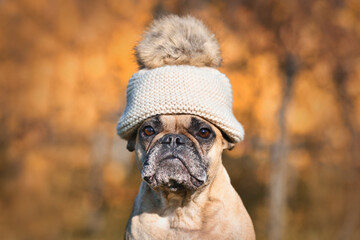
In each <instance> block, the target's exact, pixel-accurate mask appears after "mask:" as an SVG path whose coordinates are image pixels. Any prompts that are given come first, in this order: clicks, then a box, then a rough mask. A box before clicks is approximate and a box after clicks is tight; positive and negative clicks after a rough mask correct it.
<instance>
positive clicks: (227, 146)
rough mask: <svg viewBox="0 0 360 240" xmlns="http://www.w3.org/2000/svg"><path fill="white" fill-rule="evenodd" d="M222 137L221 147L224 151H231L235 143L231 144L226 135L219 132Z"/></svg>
mask: <svg viewBox="0 0 360 240" xmlns="http://www.w3.org/2000/svg"><path fill="white" fill-rule="evenodd" d="M221 134H222V136H223V145H224V149H228V150H232V149H233V148H234V147H235V143H233V142H232V141H231V139H230V137H229V136H228V135H226V134H225V133H224V132H222V131H221Z"/></svg>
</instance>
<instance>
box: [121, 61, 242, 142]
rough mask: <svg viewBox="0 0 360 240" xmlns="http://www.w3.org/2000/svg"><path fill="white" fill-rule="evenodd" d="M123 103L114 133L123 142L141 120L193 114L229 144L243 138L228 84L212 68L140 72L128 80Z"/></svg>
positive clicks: (156, 69)
mask: <svg viewBox="0 0 360 240" xmlns="http://www.w3.org/2000/svg"><path fill="white" fill-rule="evenodd" d="M126 101H127V103H126V108H125V111H124V113H123V115H122V116H121V118H120V120H119V122H118V125H117V131H118V134H119V135H120V137H122V138H124V139H127V140H128V139H129V138H130V136H131V135H132V133H133V131H135V130H136V129H137V128H138V127H139V125H140V124H141V123H142V122H143V121H144V120H145V119H147V118H149V117H152V116H155V115H158V114H192V115H196V116H199V117H202V118H204V119H206V120H207V121H209V122H211V123H212V124H214V125H215V126H217V127H218V128H220V129H221V130H222V131H223V132H224V133H225V134H227V135H228V136H229V137H230V140H231V141H232V142H240V141H241V140H243V138H244V129H243V127H242V125H241V124H240V123H239V122H238V121H237V120H236V118H235V117H234V115H233V112H232V89H231V84H230V81H229V79H228V78H227V77H226V76H225V75H224V74H222V73H220V72H219V71H218V70H216V69H214V68H210V67H194V66H187V65H179V66H177V65H174V66H163V67H159V68H155V69H142V70H140V71H139V72H137V73H135V74H134V75H133V76H132V77H131V79H130V80H129V83H128V86H127V91H126Z"/></svg>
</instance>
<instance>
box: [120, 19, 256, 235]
mask: <svg viewBox="0 0 360 240" xmlns="http://www.w3.org/2000/svg"><path fill="white" fill-rule="evenodd" d="M179 31H180V33H179ZM152 38H154V39H152ZM194 39H195V40H194ZM209 41H210V42H213V41H214V35H213V34H211V33H209V31H208V30H207V29H206V28H205V27H204V26H203V24H202V23H201V22H200V21H199V20H196V19H194V18H192V17H183V18H181V17H178V16H168V17H164V18H162V19H160V20H157V21H155V23H153V25H152V26H151V27H150V30H149V31H148V32H147V33H146V34H145V36H144V40H143V41H142V42H140V44H139V45H138V46H137V48H136V50H137V52H136V56H137V60H138V62H139V66H140V67H141V68H143V69H144V70H140V72H139V74H137V75H134V76H133V78H132V79H131V80H130V81H129V85H128V90H127V107H126V109H125V112H124V114H123V116H122V117H121V119H120V121H119V123H118V134H119V135H120V136H121V137H123V138H124V139H126V140H128V144H127V149H128V150H129V151H135V154H136V162H137V166H138V168H139V170H140V172H141V177H142V180H143V181H142V183H141V185H140V190H139V193H138V195H137V197H136V199H135V203H134V206H133V210H132V213H131V216H130V218H129V221H128V224H127V227H126V233H125V239H242V240H253V239H255V232H254V227H253V224H252V221H251V219H250V217H249V214H248V213H247V211H246V209H245V207H244V205H243V203H242V201H241V199H240V197H239V195H238V194H237V192H236V191H235V189H234V188H233V187H232V185H231V183H230V178H229V175H228V174H227V172H226V169H225V168H224V166H223V164H222V152H223V151H224V150H225V149H231V148H232V147H233V146H234V143H235V142H238V141H240V140H241V138H242V137H243V132H241V131H243V129H242V126H241V125H240V124H239V123H238V122H237V121H236V120H234V119H235V118H232V110H231V103H232V95H231V85H230V84H229V83H228V82H229V81H228V79H227V78H225V77H224V76H223V75H222V74H220V73H218V71H217V70H212V69H210V68H211V67H214V66H217V65H218V64H219V55H218V53H217V52H218V45H217V44H215V45H214V44H213V45H212V44H208V43H209ZM149 43H152V44H151V46H150V47H149V46H147V45H146V44H149ZM159 45H160V46H161V47H162V48H161V47H159ZM149 48H150V50H149ZM206 48H209V49H206ZM151 51H153V52H151ZM159 51H160V52H159ZM214 51H215V54H214V55H210V54H213V53H214ZM164 52H165V53H166V54H165V53H164ZM209 52H210V53H209ZM159 56H160V57H159ZM194 59H197V60H196V61H194ZM179 65H185V66H179ZM169 66H170V67H169ZM197 71H199V72H197ZM203 73H204V74H205V76H207V77H204V74H203ZM206 74H208V75H206ZM184 76H185V77H184ZM189 76H190V77H189ZM212 76H215V77H214V79H215V80H214V81H213V80H208V79H211V77H212ZM203 78H206V79H205V80H206V81H207V80H208V81H209V84H208V85H207V86H209V87H210V88H211V89H214V91H215V92H214V93H213V94H207V92H205V93H203V91H202V86H203V85H204V84H203V83H201V84H198V85H200V86H198V85H196V84H192V83H193V82H194V81H200V82H201V81H203ZM149 79H150V80H149ZM159 79H160V80H159ZM171 79H175V80H171ZM179 79H180V80H179ZM184 79H185V80H184ZM196 79H199V80H196ZM217 79H223V80H224V81H223V80H221V81H220V80H217ZM205 80H204V81H205ZM146 81H148V82H146ZM158 81H164V82H158ZM171 81H173V82H172V83H171ZM168 82H170V83H168ZM167 83H168V84H169V86H165V87H164V86H163V85H166V84H167ZM211 84H220V85H214V86H213V87H212V85H211ZM185 86H188V88H187V89H185V90H184V88H186V87H185ZM189 86H190V87H189ZM191 86H194V88H195V89H196V90H194V91H193V90H192V88H193V87H191ZM229 87H230V90H229ZM156 89H157V90H156ZM219 89H220V90H219ZM221 89H224V90H221ZM155 90H156V91H157V92H152V91H155ZM216 91H218V92H219V96H218V97H217V96H216V94H217V92H216ZM229 91H230V93H229ZM201 94H205V95H204V99H208V101H204V100H203V99H202V98H201V96H200V95H201ZM227 94H230V95H229V96H230V97H229V98H225V97H224V96H225V95H227ZM199 99H200V100H201V101H200V100H199ZM214 99H215V100H214ZM211 101H214V102H213V103H211ZM216 104H220V105H219V106H218V107H216V106H215V105H216ZM221 104H225V105H221ZM154 105H156V107H154ZM158 105H159V106H158ZM213 108H216V109H215V110H216V111H215V110H214V111H212V109H213ZM224 109H227V110H226V112H225V110H224ZM221 111H224V112H223V113H222V112H221ZM203 112H206V114H205V113H203ZM226 114H230V115H231V117H230V118H225V117H224V116H225V115H226ZM230 115H229V116H230ZM222 117H223V118H222ZM229 119H230V120H229ZM234 124H235V125H234ZM232 125H234V129H237V130H238V132H236V131H235V130H234V131H232V130H231V127H232Z"/></svg>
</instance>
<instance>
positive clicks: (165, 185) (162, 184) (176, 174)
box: [141, 157, 206, 192]
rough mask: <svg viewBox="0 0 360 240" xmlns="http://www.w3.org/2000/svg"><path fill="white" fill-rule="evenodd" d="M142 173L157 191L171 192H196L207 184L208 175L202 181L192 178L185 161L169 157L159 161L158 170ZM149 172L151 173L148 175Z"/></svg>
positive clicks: (144, 178)
mask: <svg viewBox="0 0 360 240" xmlns="http://www.w3.org/2000/svg"><path fill="white" fill-rule="evenodd" d="M146 170H147V169H146V166H144V168H143V171H142V174H141V175H142V178H143V180H144V181H145V182H146V183H147V184H148V185H149V186H150V187H151V188H153V189H155V190H165V191H169V192H184V191H195V190H197V189H198V188H200V187H201V186H202V185H204V183H205V182H206V175H205V176H204V177H202V179H199V178H196V177H194V176H192V175H191V174H190V173H189V171H188V168H187V167H186V165H185V163H184V161H183V160H182V159H180V158H176V157H167V158H164V159H162V160H161V161H159V164H157V167H156V170H155V171H154V172H153V171H150V172H153V173H150V172H149V171H146ZM147 172H149V173H150V174H149V173H148V174H147Z"/></svg>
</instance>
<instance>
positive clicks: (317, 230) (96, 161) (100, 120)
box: [0, 0, 360, 240]
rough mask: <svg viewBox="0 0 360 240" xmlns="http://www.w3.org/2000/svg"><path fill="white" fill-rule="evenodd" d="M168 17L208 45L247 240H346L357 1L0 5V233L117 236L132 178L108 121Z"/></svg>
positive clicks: (43, 0)
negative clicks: (180, 18)
mask: <svg viewBox="0 0 360 240" xmlns="http://www.w3.org/2000/svg"><path fill="white" fill-rule="evenodd" d="M168 13H175V14H180V15H186V14H192V15H194V16H196V17H198V18H200V19H202V20H203V21H204V22H205V23H206V24H207V25H208V26H209V28H210V29H211V30H212V31H214V32H215V33H216V35H217V38H218V40H219V42H220V45H221V48H222V56H223V59H224V61H223V67H222V68H221V69H220V70H221V71H222V72H224V73H225V74H226V75H227V76H228V77H229V78H230V79H231V82H232V85H233V92H234V108H233V110H234V113H235V115H236V117H237V118H238V120H239V121H240V122H241V123H242V124H243V125H244V127H245V131H246V139H245V141H244V142H242V143H240V144H237V146H236V147H235V149H234V150H232V151H228V152H225V153H224V164H225V166H226V168H227V170H228V171H229V174H230V176H231V179H232V184H233V185H234V187H235V188H236V190H237V191H238V193H239V194H240V195H241V197H242V199H243V201H244V203H245V205H246V207H247V209H248V211H249V213H250V215H251V217H252V219H253V222H254V225H255V230H256V234H257V238H258V239H260V240H262V239H270V240H280V239H290V240H292V239H314V240H315V239H316V240H317V239H339V240H347V239H353V240H355V239H360V225H359V222H360V207H359V205H360V194H359V190H360V178H359V176H360V1H359V0H343V1H342V0H288V1H282V0H268V1H265V0H241V1H240V0H239V1H236V0H222V1H220V0H199V1H190V0H173V1H167V0H104V1H95V0H87V1H81V0H73V1H69V0H63V1H62V0H16V1H15V0H1V1H0V238H1V239H4V240H12V239H37V240H38V239H55V240H56V239H122V236H123V233H124V228H125V224H126V220H127V218H128V216H129V214H130V211H131V207H132V203H133V200H134V198H135V196H136V193H137V191H138V186H139V184H140V175H139V173H138V170H137V168H136V166H135V161H134V155H133V154H130V153H129V152H127V150H126V142H124V141H122V140H120V139H119V137H117V136H116V132H115V127H116V122H117V120H118V118H119V117H120V115H121V112H122V111H123V109H124V105H125V91H126V85H127V81H128V79H129V78H130V77H131V75H132V74H133V73H135V72H136V71H137V66H136V61H135V58H134V56H133V47H134V45H135V44H136V42H137V41H139V40H140V39H141V34H142V32H143V30H144V29H145V27H146V26H147V25H148V24H149V23H150V22H151V20H152V19H153V18H154V17H158V16H161V15H163V14H168ZM219 221H221V219H219Z"/></svg>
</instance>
